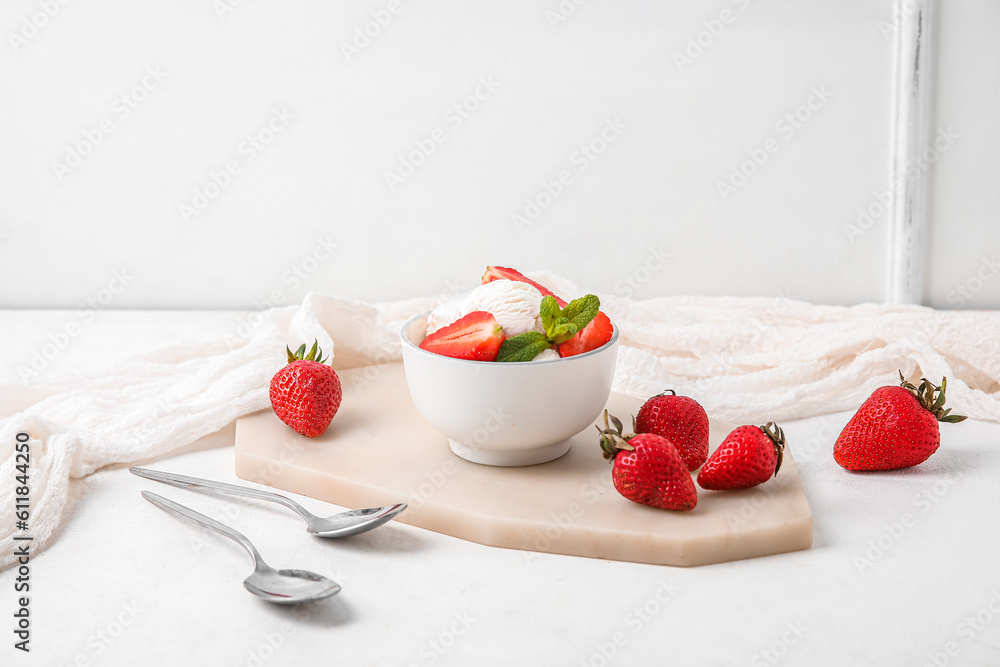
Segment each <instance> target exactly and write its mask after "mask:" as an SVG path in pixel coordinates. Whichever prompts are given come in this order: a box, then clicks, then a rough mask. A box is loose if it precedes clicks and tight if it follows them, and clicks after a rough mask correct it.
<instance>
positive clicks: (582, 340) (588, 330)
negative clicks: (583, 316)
mask: <svg viewBox="0 0 1000 667" xmlns="http://www.w3.org/2000/svg"><path fill="white" fill-rule="evenodd" d="M613 333H614V326H613V325H612V324H611V320H610V319H608V316H607V315H605V314H604V313H597V317H595V318H594V319H592V320H591V321H590V324H588V325H587V326H585V327H584V328H583V331H581V332H580V333H578V334H577V335H575V336H573V337H572V338H570V339H569V340H568V341H566V342H565V343H561V344H560V345H559V347H558V349H559V356H560V357H572V356H573V355H574V354H583V353H584V352H590V351H591V350H596V349H597V348H599V347H601V346H602V345H604V344H605V343H607V342H608V341H609V340H611V335H612V334H613Z"/></svg>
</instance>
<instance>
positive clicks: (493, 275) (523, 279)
mask: <svg viewBox="0 0 1000 667" xmlns="http://www.w3.org/2000/svg"><path fill="white" fill-rule="evenodd" d="M494 280H513V281H515V282H519V283H528V284H529V285H531V286H532V287H534V288H535V289H536V290H538V291H539V292H541V293H542V296H551V297H553V298H554V299H555V300H556V302H557V303H558V304H559V307H560V308H565V307H566V302H565V301H563V300H562V299H561V298H559V297H558V296H556V295H555V294H554V293H553V292H552V290H550V289H549V288H548V287H545V286H544V285H541V284H539V283H536V282H535V281H534V280H532V279H531V278H528V277H527V276H525V275H524V274H523V273H521V272H520V271H517V270H516V269H508V268H506V267H503V266H487V267H486V273H484V274H483V278H482V284H483V285H485V284H486V283H491V282H493V281H494Z"/></svg>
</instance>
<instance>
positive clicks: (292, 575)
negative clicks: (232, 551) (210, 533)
mask: <svg viewBox="0 0 1000 667" xmlns="http://www.w3.org/2000/svg"><path fill="white" fill-rule="evenodd" d="M142 497H143V498H145V499H146V500H148V501H149V502H151V503H153V504H154V505H156V506H158V507H161V508H163V509H165V510H167V511H170V512H176V513H177V514H180V515H181V516H186V517H188V518H189V519H194V520H195V521H197V522H198V523H200V524H203V525H205V526H207V527H209V528H211V529H212V530H216V531H218V532H220V533H222V534H223V535H225V536H226V537H228V538H230V539H231V540H233V541H235V542H237V543H239V544H240V545H242V546H243V548H244V549H246V550H247V551H249V552H250V555H251V556H252V557H253V565H254V569H253V574H251V575H250V576H249V577H247V578H246V580H245V581H244V582H243V586H244V587H245V588H246V589H247V590H248V591H250V592H251V593H253V594H254V595H256V596H257V597H259V598H263V599H265V600H267V601H268V602H274V603H276V604H294V603H296V602H309V601H311V600H320V599H322V598H328V597H330V596H331V595H336V594H337V593H339V592H340V584H338V583H337V582H336V581H332V580H330V579H327V578H326V577H324V576H321V575H318V574H316V573H315V572H308V571H306V570H275V569H274V568H273V567H270V566H269V565H268V564H267V563H265V562H264V559H263V558H261V557H260V554H259V553H258V552H257V549H256V548H255V547H254V545H253V544H252V543H251V542H250V540H248V539H247V538H246V537H245V536H244V535H243V534H242V533H238V532H236V531H235V530H233V529H232V528H230V527H229V526H226V525H224V524H221V523H219V522H218V521H215V520H214V519H209V518H208V517H207V516H205V515H204V514H199V513H198V512H195V511H194V510H193V509H189V508H187V507H184V506H183V505H178V504H177V503H175V502H174V501H172V500H167V499H166V498H164V497H163V496H158V495H156V494H155V493H150V492H149V491H143V492H142Z"/></svg>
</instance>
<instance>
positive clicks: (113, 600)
mask: <svg viewBox="0 0 1000 667" xmlns="http://www.w3.org/2000/svg"><path fill="white" fill-rule="evenodd" d="M245 315H246V314H245V313H236V312H137V311H133V312H118V311H107V312H102V313H100V314H99V316H98V317H97V318H96V319H95V320H94V321H93V322H90V323H88V324H87V325H86V326H85V327H83V328H82V331H81V333H80V334H79V335H78V336H77V337H75V338H74V339H73V340H72V341H71V343H70V344H69V345H68V346H67V347H66V348H65V349H64V350H62V351H61V352H60V354H59V355H58V356H57V357H56V358H55V359H53V360H52V362H51V363H50V365H49V366H48V367H47V368H46V369H45V373H47V374H49V373H51V374H52V376H53V377H55V376H58V375H59V374H63V373H67V372H69V371H72V370H74V369H87V368H95V367H99V366H100V365H101V364H104V363H105V362H107V361H108V360H110V358H111V355H112V354H114V353H115V349H116V347H119V348H121V349H123V350H124V351H125V352H130V351H134V350H137V349H138V347H139V345H147V346H148V345H154V346H155V345H159V344H164V343H168V342H176V341H178V340H181V339H183V338H185V337H187V336H190V335H193V334H205V333H225V332H226V331H230V330H232V329H234V328H235V327H236V325H237V324H238V322H239V321H240V319H241V318H242V317H244V316H245ZM74 317H75V314H74V313H72V312H69V311H0V373H3V377H7V378H11V377H17V375H16V371H17V368H18V366H19V365H21V364H25V363H28V361H29V360H30V357H31V355H32V352H33V350H34V349H36V348H37V347H39V346H40V345H41V344H42V343H43V342H44V341H45V340H46V339H47V335H48V333H49V332H52V331H55V330H58V329H61V328H62V326H63V325H64V324H65V323H66V322H67V321H69V320H71V319H73V318H74ZM958 407H959V406H956V408H958ZM956 411H960V410H958V409H956ZM2 412H3V406H0V413H2ZM849 417H850V414H849V413H841V414H834V415H828V416H824V417H817V418H812V419H806V420H801V421H797V422H788V423H785V424H784V425H783V426H784V428H785V431H786V434H787V436H788V440H789V443H790V446H791V448H792V451H793V453H794V455H795V458H796V463H797V465H798V467H799V471H800V474H801V477H802V481H803V485H804V487H805V491H806V494H807V496H808V498H809V503H810V506H811V508H812V511H813V516H814V523H815V527H814V544H813V547H812V549H810V550H808V551H801V552H796V553H790V554H783V555H778V556H771V557H766V558H757V559H752V560H745V561H738V562H733V563H724V564H719V565H710V566H704V567H698V568H690V569H683V568H673V567H663V566H651V565H641V564H635V563H622V562H612V561H604V560H597V559H587V558H577V557H569V556H557V555H545V554H528V553H527V552H520V551H513V550H506V549H499V548H493V547H486V546H481V545H478V544H473V543H469V542H464V541H462V540H459V539H455V538H452V537H448V536H445V535H439V534H437V533H433V532H429V531H426V530H422V529H419V528H415V527H411V526H407V525H403V524H400V523H395V522H393V523H390V524H388V525H386V526H383V527H382V528H379V529H378V530H376V531H373V532H371V533H367V534H364V535H360V536H357V537H355V538H351V539H349V540H342V541H324V540H320V539H316V538H312V537H310V536H309V535H307V534H306V532H305V531H304V530H303V524H302V523H300V522H299V521H298V519H296V518H295V517H294V516H293V515H291V514H289V513H288V512H287V511H286V510H284V509H282V508H279V507H277V506H270V505H266V504H261V503H256V502H251V501H246V502H244V501H239V500H235V501H234V500H222V499H217V498H213V497H211V496H207V495H202V494H196V493H192V492H188V491H184V490H181V489H174V488H169V487H163V486H162V485H157V484H155V483H154V482H150V481H148V480H144V479H140V478H137V477H134V476H132V475H130V474H129V473H128V472H127V471H126V470H125V469H124V466H120V467H114V468H110V469H105V470H102V471H99V472H97V473H95V474H93V475H91V476H90V477H88V478H85V479H82V480H75V481H73V482H72V484H71V491H70V495H71V502H70V506H69V507H68V508H67V512H66V515H65V520H64V523H63V528H62V530H61V533H60V534H59V536H58V539H56V540H55V541H54V542H53V543H52V544H51V545H50V546H49V547H48V548H47V549H46V550H45V551H44V552H42V553H41V554H39V555H38V556H37V557H36V558H35V559H33V560H32V570H31V579H32V596H31V605H30V608H31V612H32V641H31V646H32V652H31V654H29V655H25V654H23V653H21V652H20V651H16V650H14V648H13V643H14V639H13V638H12V637H13V635H12V630H13V620H12V613H13V611H14V609H15V594H14V591H13V589H14V576H15V575H14V573H13V571H12V570H7V571H5V572H2V573H0V590H2V591H3V595H0V618H5V619H7V620H6V624H7V628H3V627H0V630H2V633H0V636H4V637H6V638H7V639H6V640H5V641H4V642H3V646H2V647H0V664H2V665H8V664H14V665H45V666H46V667H49V666H52V667H63V666H67V665H128V666H130V667H132V666H135V665H178V664H192V665H220V666H227V667H228V666H236V665H240V666H247V667H254V666H256V667H262V666H264V665H267V666H271V665H313V664H335V665H403V666H409V665H471V664H475V665H517V664H520V665H547V666H548V665H567V666H571V667H582V666H592V667H599V666H601V665H662V664H676V665H701V664H705V665H730V664H732V665H776V664H792V665H794V664H809V665H817V664H819V665H827V664H829V665H847V664H852V665H853V664H871V665H924V664H930V665H935V664H936V665H943V664H949V665H997V664H1000V549H998V547H1000V482H998V480H997V478H998V472H1000V447H998V441H1000V425H998V424H992V423H983V422H974V421H971V420H970V421H967V422H965V423H963V424H959V425H956V426H948V425H945V426H944V427H943V429H942V430H943V432H944V438H943V444H942V447H941V449H940V450H939V451H938V452H937V453H936V454H935V455H934V456H933V457H932V458H931V459H930V460H929V461H928V462H927V463H925V464H923V465H921V466H919V467H917V468H914V469H910V470H905V471H898V472H893V473H884V474H865V475H858V474H851V473H848V472H846V471H844V470H842V469H841V468H840V467H839V466H837V465H836V464H835V463H834V461H833V459H832V454H831V452H832V446H833V441H834V439H835V438H836V434H837V433H838V432H839V430H840V428H841V427H842V426H843V424H844V423H846V421H847V419H848V418H849ZM233 434H234V430H233V427H232V426H229V427H227V428H226V429H223V430H222V431H220V432H219V433H216V434H213V435H211V436H208V437H206V438H203V439H202V440H200V441H199V442H196V443H192V444H191V445H189V446H187V447H185V448H184V449H183V450H182V451H181V452H179V453H177V454H176V455H173V456H169V457H166V458H164V459H161V460H157V461H155V462H152V461H150V462H147V463H150V464H154V463H155V466H154V467H157V468H161V469H168V470H172V471H177V472H181V473H188V474H192V475H198V476H203V477H210V478H214V479H219V480H224V481H238V480H237V479H236V477H235V475H234V474H233V446H232V445H233ZM156 487H159V488H156ZM142 489H155V490H156V491H157V492H162V493H163V495H166V496H169V497H171V498H175V499H177V500H179V501H180V502H182V503H184V504H186V505H189V506H191V507H193V508H195V509H198V510H202V511H204V512H205V513H207V514H210V515H212V516H215V517H217V518H220V519H221V520H223V521H224V522H226V523H229V524H230V525H232V526H233V527H235V528H236V529H237V530H240V531H242V532H244V533H245V534H247V535H248V536H249V537H250V538H251V540H252V541H254V542H255V543H256V544H257V546H258V548H259V550H260V551H261V553H262V555H263V556H264V558H265V559H266V560H267V561H268V562H270V563H271V564H272V565H276V566H279V567H296V568H303V569H312V570H315V571H317V572H320V573H323V574H326V575H328V576H331V577H332V578H334V579H336V580H337V581H339V582H340V583H341V584H342V585H343V591H342V592H341V594H339V595H338V596H336V597H334V598H332V599H330V600H327V601H323V602H319V603H314V604H312V605H310V606H303V607H300V608H283V607H276V606H271V605H268V604H266V603H264V602H261V601H258V600H256V599H255V598H253V597H252V596H251V595H250V594H249V593H247V592H246V591H245V590H243V587H242V580H243V579H244V578H245V577H246V576H247V575H248V574H249V573H250V561H249V558H248V557H247V555H246V554H245V553H244V552H243V551H242V550H241V549H240V548H239V547H238V546H236V545H235V544H233V543H232V542H229V541H228V540H226V539H225V538H223V537H221V536H216V535H214V534H211V533H208V532H205V531H203V530H199V529H197V528H193V527H192V525H190V524H188V523H186V522H181V521H179V520H176V519H174V518H172V517H171V516H168V515H167V514H165V513H164V512H163V511H162V510H160V509H158V508H156V507H153V506H152V505H150V504H149V503H146V502H144V501H143V500H142V499H141V497H140V496H139V491H140V490H142ZM302 503H303V504H304V505H305V506H306V507H308V508H310V509H312V510H315V511H317V512H328V511H332V510H333V509H334V508H333V507H332V506H330V505H327V504H325V503H322V502H319V501H315V500H311V499H308V498H306V499H302ZM904 523H905V524H906V525H903V524H904Z"/></svg>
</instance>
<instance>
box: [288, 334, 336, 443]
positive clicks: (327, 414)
mask: <svg viewBox="0 0 1000 667" xmlns="http://www.w3.org/2000/svg"><path fill="white" fill-rule="evenodd" d="M318 346H319V343H318V341H316V342H313V346H312V348H311V349H310V350H309V352H308V354H307V353H306V346H305V345H302V346H301V347H299V349H298V350H296V351H295V352H292V351H291V350H290V349H288V348H287V347H286V348H285V349H286V350H287V352H288V365H287V366H285V367H284V368H282V369H281V370H280V371H278V372H277V373H275V375H274V377H273V378H271V391H270V396H271V407H272V408H274V414H276V415H278V419H280V420H281V421H283V422H285V423H286V424H288V425H289V426H291V427H292V428H293V429H295V430H296V431H298V432H299V433H301V434H302V435H304V436H306V437H307V438H315V437H316V436H318V435H322V434H323V432H324V431H326V427H327V426H329V425H330V421H332V420H333V416H334V415H335V414H337V410H339V409H340V401H341V399H342V398H343V393H342V392H341V389H340V378H339V377H337V372H336V371H335V370H333V369H332V368H331V367H330V366H327V365H326V364H325V363H324V362H325V359H323V352H322V350H320V349H319V347H318Z"/></svg>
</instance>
